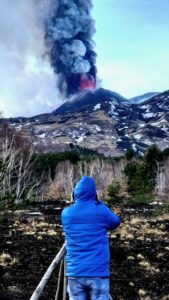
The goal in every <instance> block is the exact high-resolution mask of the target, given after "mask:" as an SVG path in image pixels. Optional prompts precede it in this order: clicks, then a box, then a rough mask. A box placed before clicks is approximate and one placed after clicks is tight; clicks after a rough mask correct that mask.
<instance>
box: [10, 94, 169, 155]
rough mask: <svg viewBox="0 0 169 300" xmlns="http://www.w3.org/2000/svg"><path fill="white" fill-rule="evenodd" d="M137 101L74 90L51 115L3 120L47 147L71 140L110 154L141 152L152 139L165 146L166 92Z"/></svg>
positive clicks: (168, 130) (168, 137) (168, 132)
mask: <svg viewBox="0 0 169 300" xmlns="http://www.w3.org/2000/svg"><path fill="white" fill-rule="evenodd" d="M137 102H140V101H135V102H134V101H132V100H131V101H130V100H126V99H125V98H124V97H122V96H120V95H119V94H116V93H113V92H111V91H108V90H104V89H99V90H97V91H95V92H87V93H85V94H84V93H82V94H79V95H78V96H76V97H75V98H74V99H72V100H71V101H69V102H66V103H64V104H63V105H62V106H60V107H59V108H58V109H56V110H55V111H53V112H52V113H50V114H43V115H38V116H35V117H32V118H15V119H9V120H8V121H10V123H11V125H12V126H13V127H14V128H15V129H16V130H18V131H21V132H22V134H23V135H25V136H27V137H29V138H30V139H31V140H32V141H33V142H34V144H35V145H37V144H38V145H41V147H42V148H44V149H46V150H48V151H49V150H50V151H52V150H53V151H60V149H64V148H66V149H67V148H69V146H70V145H71V144H74V145H78V146H81V147H86V148H90V149H93V150H95V151H98V152H99V153H104V154H105V155H106V156H109V155H111V156H115V155H121V154H122V153H124V152H125V151H126V150H127V149H133V150H134V151H136V152H137V153H139V154H141V155H142V154H143V153H144V151H145V149H146V148H147V147H148V146H150V145H151V144H156V145H158V146H159V147H160V149H164V148H166V147H168V145H169V105H168V104H169V91H166V92H164V93H161V94H157V95H155V96H153V97H152V98H150V99H148V100H145V101H141V103H137Z"/></svg>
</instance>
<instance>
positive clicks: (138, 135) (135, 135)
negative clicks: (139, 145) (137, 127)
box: [134, 133, 142, 140]
mask: <svg viewBox="0 0 169 300" xmlns="http://www.w3.org/2000/svg"><path fill="white" fill-rule="evenodd" d="M141 137H142V134H140V133H136V134H134V138H135V139H136V140H139V139H141Z"/></svg>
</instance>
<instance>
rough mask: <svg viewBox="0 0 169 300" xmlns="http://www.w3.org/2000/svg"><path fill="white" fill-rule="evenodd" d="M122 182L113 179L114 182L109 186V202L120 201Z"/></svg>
mask: <svg viewBox="0 0 169 300" xmlns="http://www.w3.org/2000/svg"><path fill="white" fill-rule="evenodd" d="M120 188H121V187H120V183H119V182H117V181H113V182H112V184H110V185H109V186H108V197H109V201H108V202H109V203H111V204H116V203H119V201H120V199H121V198H120V196H119V193H120Z"/></svg>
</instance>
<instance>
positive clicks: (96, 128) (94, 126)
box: [93, 124, 101, 132]
mask: <svg viewBox="0 0 169 300" xmlns="http://www.w3.org/2000/svg"><path fill="white" fill-rule="evenodd" d="M93 128H94V129H95V130H97V131H98V132H100V131H101V128H100V126H98V125H96V124H94V125H93Z"/></svg>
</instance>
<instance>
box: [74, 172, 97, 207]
mask: <svg viewBox="0 0 169 300" xmlns="http://www.w3.org/2000/svg"><path fill="white" fill-rule="evenodd" d="M96 194H97V193H96V184H95V181H94V179H93V178H92V177H89V176H83V177H82V178H81V179H80V181H78V183H77V184H76V186H75V189H74V198H75V201H89V200H95V199H96Z"/></svg>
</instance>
